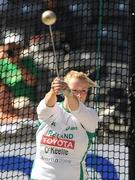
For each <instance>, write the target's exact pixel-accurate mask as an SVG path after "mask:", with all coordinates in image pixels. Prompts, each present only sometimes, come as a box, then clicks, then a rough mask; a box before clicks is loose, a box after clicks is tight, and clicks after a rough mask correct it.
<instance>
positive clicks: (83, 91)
mask: <svg viewBox="0 0 135 180" xmlns="http://www.w3.org/2000/svg"><path fill="white" fill-rule="evenodd" d="M68 85H69V88H70V89H71V90H72V92H73V94H74V95H75V96H77V97H78V99H79V100H80V101H81V102H83V103H84V102H85V100H86V97H87V94H88V83H87V82H86V81H84V80H81V79H78V78H71V79H70V82H69V83H68Z"/></svg>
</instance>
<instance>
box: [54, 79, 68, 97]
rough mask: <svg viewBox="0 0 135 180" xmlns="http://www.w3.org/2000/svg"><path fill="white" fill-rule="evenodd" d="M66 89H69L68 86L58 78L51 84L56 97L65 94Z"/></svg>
mask: <svg viewBox="0 0 135 180" xmlns="http://www.w3.org/2000/svg"><path fill="white" fill-rule="evenodd" d="M66 89H69V87H68V84H67V83H66V82H64V81H63V80H62V79H60V78H58V77H56V78H55V79H54V80H53V81H52V83H51V91H52V92H53V93H54V94H55V95H59V94H61V93H63V92H64V91H65V90H66Z"/></svg>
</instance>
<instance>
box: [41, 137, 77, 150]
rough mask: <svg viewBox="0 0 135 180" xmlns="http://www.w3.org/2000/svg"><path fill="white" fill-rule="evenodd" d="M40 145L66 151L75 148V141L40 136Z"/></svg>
mask: <svg viewBox="0 0 135 180" xmlns="http://www.w3.org/2000/svg"><path fill="white" fill-rule="evenodd" d="M40 143H41V144H46V145H49V146H56V147H62V148H67V149H74V147H75V141H73V140H69V139H62V138H56V137H53V136H42V139H41V142H40Z"/></svg>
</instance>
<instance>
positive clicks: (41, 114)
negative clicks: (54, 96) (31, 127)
mask: <svg viewBox="0 0 135 180" xmlns="http://www.w3.org/2000/svg"><path fill="white" fill-rule="evenodd" d="M55 113H56V106H54V107H48V106H46V104H45V100H44V99H43V100H41V101H40V103H39V105H38V106H37V115H38V119H39V121H41V122H42V121H47V120H48V119H49V118H50V117H51V116H53V115H54V114H55Z"/></svg>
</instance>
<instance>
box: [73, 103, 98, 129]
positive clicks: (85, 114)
mask: <svg viewBox="0 0 135 180" xmlns="http://www.w3.org/2000/svg"><path fill="white" fill-rule="evenodd" d="M71 113H72V114H73V115H74V116H75V117H76V118H77V119H78V120H79V121H80V123H81V124H82V125H83V127H84V128H85V129H86V130H87V131H89V132H95V130H96V128H97V126H98V121H99V118H98V115H97V113H96V111H95V110H94V109H92V108H88V107H86V106H85V105H84V104H83V103H81V102H79V108H78V109H77V110H75V111H71Z"/></svg>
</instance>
